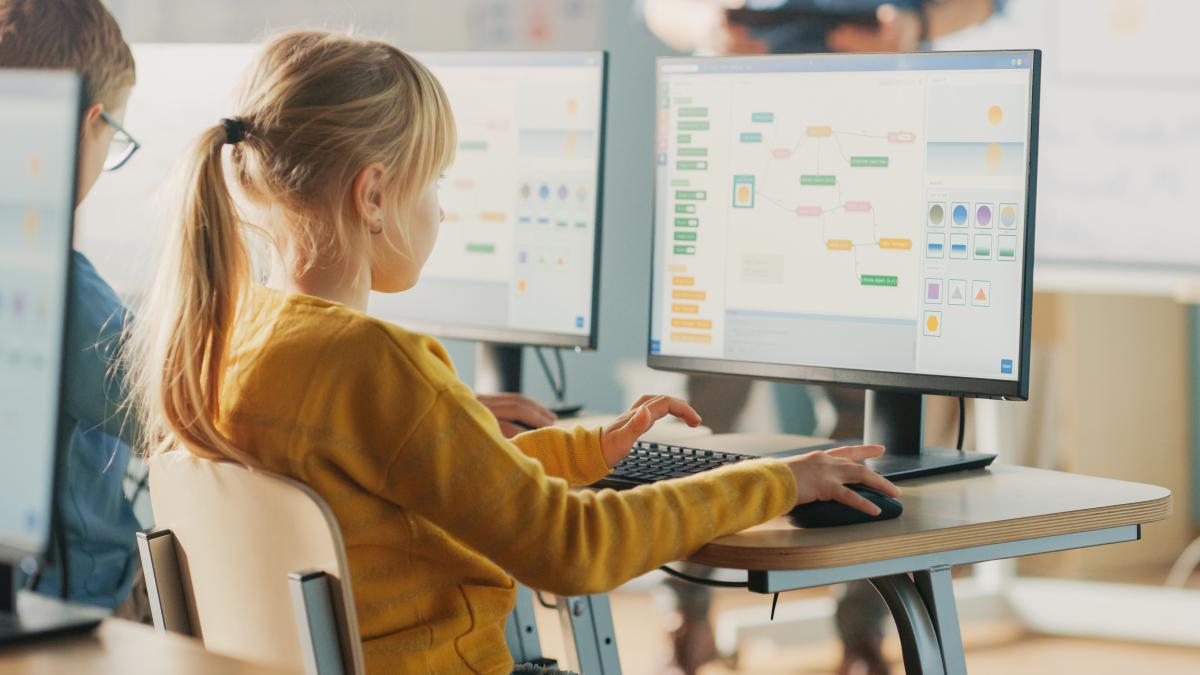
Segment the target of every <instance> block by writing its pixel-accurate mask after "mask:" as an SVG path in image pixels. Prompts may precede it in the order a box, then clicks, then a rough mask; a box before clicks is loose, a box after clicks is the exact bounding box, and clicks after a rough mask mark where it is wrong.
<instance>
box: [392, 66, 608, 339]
mask: <svg viewBox="0 0 1200 675" xmlns="http://www.w3.org/2000/svg"><path fill="white" fill-rule="evenodd" d="M413 57H414V58H416V59H417V60H418V61H421V62H422V63H425V62H426V59H428V60H429V61H431V62H432V61H436V60H444V61H460V62H462V63H473V62H481V63H482V62H486V63H488V64H492V65H496V64H531V63H539V62H541V61H545V62H551V61H559V60H562V59H565V58H574V57H578V58H579V59H585V58H588V57H591V58H596V59H598V61H599V67H600V121H599V128H598V133H597V156H596V162H597V166H596V212H595V227H594V231H595V235H594V237H593V239H594V240H593V244H592V245H593V251H592V297H591V309H590V314H591V321H590V323H589V330H588V332H587V334H578V333H555V332H550V331H537V330H523V329H519V328H500V327H496V326H481V325H478V324H470V323H467V322H463V323H448V322H445V321H419V320H409V319H405V318H403V317H397V316H393V315H390V314H389V315H386V316H385V315H382V314H375V313H374V312H371V315H372V316H374V317H376V318H378V319H381V320H383V321H388V322H390V323H394V324H396V325H398V326H402V327H403V328H405V329H408V330H414V331H419V332H422V333H427V334H429V335H433V336H435V337H437V338H440V339H448V340H474V341H478V342H488V343H492V344H501V345H521V346H531V347H565V348H574V349H579V350H586V351H594V350H596V349H597V348H598V347H599V339H600V265H601V260H602V256H601V252H602V249H603V247H604V246H603V244H604V182H605V180H604V171H605V167H606V157H605V146H606V145H607V132H606V130H607V128H608V71H609V68H608V51H607V50H599V51H579V52H573V51H572V52H413ZM417 283H418V284H419V283H420V281H418V282H417Z"/></svg>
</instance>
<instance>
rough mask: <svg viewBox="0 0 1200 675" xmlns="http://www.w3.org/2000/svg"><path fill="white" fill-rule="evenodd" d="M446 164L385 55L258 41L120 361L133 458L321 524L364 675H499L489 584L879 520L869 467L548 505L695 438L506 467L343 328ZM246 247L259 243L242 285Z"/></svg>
mask: <svg viewBox="0 0 1200 675" xmlns="http://www.w3.org/2000/svg"><path fill="white" fill-rule="evenodd" d="M455 145H456V137H455V127H454V119H453V116H452V114H451V111H450V108H449V105H448V104H447V100H446V96H445V93H444V92H443V91H442V88H441V86H440V85H439V84H438V82H437V80H436V79H435V78H434V77H433V76H432V75H431V74H430V72H429V71H428V70H426V69H425V68H424V67H423V66H422V65H421V64H420V63H418V62H417V61H416V60H414V59H413V58H412V57H410V56H408V55H407V54H405V53H404V52H402V51H400V50H398V49H396V48H394V47H392V46H389V45H387V44H384V43H381V42H374V41H369V40H362V39H357V38H353V37H347V36H341V35H334V34H329V33H321V32H301V33H292V34H288V35H284V36H282V37H279V38H277V39H275V40H273V41H272V42H271V43H270V44H269V45H268V46H267V47H266V50H265V52H264V53H263V54H262V56H261V57H260V59H259V61H258V63H257V65H256V66H255V67H254V68H253V70H252V73H251V76H250V78H249V82H248V83H247V84H246V87H245V91H244V93H243V95H242V97H241V101H240V109H239V114H238V115H237V116H236V117H233V118H230V119H226V120H222V122H221V123H220V124H216V125H214V126H213V127H212V128H211V129H209V130H208V131H206V132H205V133H204V134H203V135H202V136H201V137H200V138H199V140H198V141H197V143H196V145H195V149H194V150H193V153H194V154H193V156H192V157H190V158H189V161H188V165H187V169H188V170H187V172H186V174H185V185H184V191H183V192H184V194H183V197H182V202H181V205H180V208H179V212H178V219H177V221H176V222H175V223H173V225H172V230H173V231H172V232H171V238H172V240H171V242H170V244H169V245H168V249H167V251H166V255H165V257H164V259H163V261H162V263H161V268H160V271H159V274H158V278H157V281H156V283H155V284H154V287H153V291H152V294H151V296H150V298H149V300H148V303H147V306H146V307H145V308H144V309H143V311H142V312H141V313H140V315H139V320H138V324H137V330H139V331H141V332H140V333H138V334H136V336H135V337H136V338H137V339H136V345H137V346H136V349H135V350H134V351H133V352H132V363H131V365H132V367H134V368H135V369H136V373H137V377H136V388H137V395H138V399H137V400H136V401H135V405H136V409H138V410H140V411H143V417H144V419H143V423H144V429H145V430H147V432H148V442H150V443H151V444H152V446H153V448H154V450H155V451H163V450H171V449H185V450H187V451H189V452H192V453H194V454H196V455H199V456H202V457H207V458H211V459H217V460H230V461H237V462H241V463H244V464H247V465H251V466H255V467H258V468H261V469H265V470H267V471H271V472H274V473H277V474H281V475H284V476H289V477H292V478H294V479H297V480H300V481H301V482H304V483H306V484H307V485H309V486H311V487H312V488H313V489H314V490H316V491H317V492H318V493H319V494H320V495H321V496H322V497H323V498H324V499H325V500H326V501H327V502H328V503H329V504H330V506H331V507H332V508H333V511H334V513H335V515H336V517H337V519H338V523H339V525H340V526H341V529H342V533H343V536H344V538H345V542H346V548H347V552H348V556H349V562H350V570H351V578H352V586H353V588H354V596H355V602H356V604H357V610H358V617H359V622H360V629H361V633H362V636H363V640H364V651H365V653H366V659H367V666H368V669H369V670H370V671H371V672H387V673H400V672H403V673H431V672H474V673H489V674H490V673H509V672H511V671H512V669H513V662H512V658H511V656H510V655H509V653H508V651H507V649H506V648H505V641H504V623H505V618H506V616H507V614H508V613H509V612H510V611H511V609H512V607H513V602H514V595H515V592H514V581H513V578H514V577H515V578H516V579H518V580H520V581H522V582H524V583H527V584H529V585H530V586H533V587H534V588H539V589H544V590H548V591H553V592H556V593H562V594H567V595H578V594H585V593H597V592H603V591H607V590H609V589H611V588H613V587H615V586H617V585H618V584H620V583H622V582H624V581H626V580H628V579H630V578H632V577H634V576H637V575H639V574H642V573H644V572H646V571H648V570H651V569H653V568H655V567H656V566H658V565H660V564H662V563H665V562H668V561H671V560H675V559H679V558H683V557H686V556H687V555H688V554H690V553H691V552H693V551H695V550H696V549H698V548H699V547H700V546H702V545H703V544H704V543H705V542H707V541H709V540H711V539H712V538H714V537H717V536H720V535H723V534H726V533H730V532H734V531H737V530H740V529H742V528H745V527H748V526H750V525H754V524H756V523H759V522H762V521H764V520H766V519H768V518H772V517H774V516H777V515H779V514H782V513H784V512H785V511H787V510H788V509H790V508H791V507H793V506H794V505H796V504H797V503H804V502H809V501H813V500H815V499H839V500H842V501H845V502H847V503H851V504H852V505H855V506H857V507H859V508H862V509H863V510H865V511H868V512H874V507H873V506H872V505H870V504H864V503H863V502H860V501H858V499H861V498H858V496H857V495H856V494H854V493H853V492H851V491H850V490H848V489H847V488H845V484H846V483H866V484H868V485H873V486H875V487H877V488H878V489H880V490H883V491H885V492H888V493H889V494H896V492H897V491H896V490H895V488H894V487H893V486H891V484H890V483H887V482H886V481H885V480H884V479H882V478H880V477H879V476H877V475H875V474H873V473H871V472H870V471H868V470H867V469H865V468H864V467H862V466H861V465H859V464H856V463H855V462H854V461H853V460H857V459H862V458H865V457H870V456H875V455H877V454H879V453H880V452H882V449H881V448H878V447H859V448H843V449H839V450H836V451H830V452H828V453H813V454H811V455H807V456H804V457H798V458H791V459H787V460H783V461H780V460H773V459H763V460H755V461H748V462H744V463H741V464H738V465H735V466H730V467H726V468H723V469H718V470H715V471H711V472H707V473H706V474H704V475H701V476H696V477H693V478H685V479H680V480H674V481H666V482H662V483H658V484H655V485H650V486H645V487H641V488H638V489H635V490H630V491H627V492H623V493H618V492H614V491H611V490H604V491H599V492H574V491H571V490H569V489H568V488H569V486H570V485H586V484H589V483H592V482H594V481H596V480H598V479H599V478H600V477H602V476H604V475H605V474H606V473H608V471H609V469H610V467H612V466H613V465H615V464H616V463H617V462H618V461H620V460H621V458H623V457H624V456H625V454H626V453H627V452H628V450H629V448H630V446H631V445H632V443H633V442H634V441H635V440H636V439H637V437H638V436H639V435H640V434H642V433H644V432H645V431H646V430H648V429H649V428H650V426H651V425H652V424H653V423H654V421H655V420H657V419H659V418H662V417H664V416H666V415H668V414H670V415H675V416H678V417H680V418H681V419H683V420H684V421H685V422H687V423H689V424H692V425H696V424H699V422H700V419H699V417H698V416H697V415H696V413H695V411H693V410H692V409H691V408H690V407H689V406H688V405H687V404H685V403H683V402H682V401H679V400H676V399H673V398H669V397H665V396H646V397H643V398H642V399H641V400H639V401H638V403H637V404H636V405H634V406H633V407H632V408H630V410H629V411H627V412H626V413H625V414H623V415H622V416H621V417H620V418H618V419H617V420H616V421H615V422H614V423H613V424H611V425H609V426H606V427H604V428H596V429H584V428H576V429H575V430H573V431H563V430H559V429H554V428H547V429H540V430H537V431H531V432H528V433H525V434H521V435H519V436H517V437H516V438H514V439H513V440H512V441H511V442H510V441H509V440H507V439H505V438H504V437H503V435H502V434H501V433H500V428H499V426H498V424H497V422H496V419H495V418H494V417H493V416H492V415H490V414H489V413H488V411H487V410H486V409H485V408H484V407H483V406H482V405H480V404H479V403H478V402H477V401H476V400H475V397H474V395H473V394H472V392H471V391H470V390H469V389H468V388H467V387H466V386H465V385H464V384H463V383H462V382H460V381H459V380H458V378H457V377H456V376H455V373H454V368H453V366H452V365H451V363H450V360H449V358H448V357H447V355H446V352H445V351H444V350H443V348H442V346H441V345H440V344H438V343H437V342H436V341H435V340H433V339H432V338H430V337H427V336H424V335H419V334H416V333H412V332H409V331H406V330H403V329H401V328H398V327H396V326H393V325H390V324H388V323H384V322H382V321H379V320H376V319H374V318H372V317H370V316H368V315H367V314H365V313H364V310H365V309H366V304H367V297H368V292H369V291H371V290H375V291H381V292H389V293H391V292H401V291H404V290H406V289H408V288H411V287H412V286H413V285H414V284H416V283H417V280H418V278H419V275H420V271H421V267H422V265H423V264H424V263H425V260H426V258H427V257H428V255H429V252H430V250H431V248H432V246H433V243H434V241H435V239H436V236H437V230H438V223H439V222H440V219H441V212H440V208H439V207H438V200H437V180H438V178H439V176H440V174H441V172H442V171H443V170H444V169H445V168H446V167H447V166H448V165H449V164H450V162H451V161H452V159H453V155H454V148H455ZM232 193H236V194H237V195H239V199H238V200H237V203H243V202H244V204H245V205H246V206H247V208H246V210H245V213H243V212H242V211H240V210H239V209H238V208H237V207H236V206H235V200H234V198H233V197H232V196H231V194H232ZM247 229H253V230H254V231H256V232H258V233H260V234H261V235H262V236H263V238H264V239H265V240H266V241H267V242H268V243H269V248H270V251H271V258H272V265H271V268H272V269H271V274H270V278H269V281H268V282H267V283H266V284H265V285H260V284H258V283H256V280H255V277H254V274H253V271H252V266H251V256H250V254H249V252H248V247H247V241H246V239H245V237H244V233H243V231H244V230H247Z"/></svg>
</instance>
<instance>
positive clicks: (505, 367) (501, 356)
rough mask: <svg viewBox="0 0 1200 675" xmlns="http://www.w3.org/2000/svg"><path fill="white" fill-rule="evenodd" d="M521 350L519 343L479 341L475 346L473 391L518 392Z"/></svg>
mask: <svg viewBox="0 0 1200 675" xmlns="http://www.w3.org/2000/svg"><path fill="white" fill-rule="evenodd" d="M522 352H523V348H522V346H521V345H502V344H495V343H491V342H480V343H479V344H478V346H477V347H476V348H475V391H477V392H479V393H483V394H493V393H499V392H517V393H519V392H520V391H521V367H522V362H521V358H522Z"/></svg>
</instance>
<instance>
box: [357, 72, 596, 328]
mask: <svg viewBox="0 0 1200 675" xmlns="http://www.w3.org/2000/svg"><path fill="white" fill-rule="evenodd" d="M416 56H417V57H418V58H419V59H421V61H422V62H424V63H425V64H426V65H427V66H428V67H429V68H430V69H431V70H432V71H433V72H434V74H435V75H436V76H437V78H438V80H439V81H440V82H441V83H442V86H443V87H444V88H445V90H446V93H447V95H448V96H449V98H450V104H451V106H452V108H453V110H454V117H455V121H456V122H457V124H458V150H457V156H456V158H455V161H454V164H453V165H452V166H451V167H450V168H449V169H448V170H447V172H446V175H445V177H444V178H443V179H442V183H441V194H440V198H441V203H442V208H443V209H444V210H445V216H446V217H445V221H444V222H443V223H442V225H441V232H440V234H439V236H438V241H437V244H436V246H435V248H434V251H433V254H432V255H431V256H430V259H429V262H428V264H426V266H425V269H424V272H423V273H422V276H421V280H420V282H419V283H418V284H417V286H416V287H415V288H413V289H412V290H410V291H406V292H404V293H396V294H388V295H385V294H378V293H377V294H373V295H372V297H371V303H370V311H371V313H372V314H373V315H375V316H378V317H380V318H384V319H387V320H390V321H394V322H396V323H399V324H401V325H404V326H406V327H411V328H415V329H417V330H422V331H424V332H428V333H432V334H434V335H437V336H439V337H446V338H464V339H475V340H483V341H487V342H497V343H508V344H532V345H546V346H562V347H582V348H594V347H595V346H596V334H597V325H596V324H597V322H596V312H597V306H598V289H599V269H600V268H599V258H600V225H601V219H600V204H601V175H602V171H603V158H604V97H605V65H606V57H605V54H604V53H602V52H585V53H552V52H541V53H424V54H417V55H416Z"/></svg>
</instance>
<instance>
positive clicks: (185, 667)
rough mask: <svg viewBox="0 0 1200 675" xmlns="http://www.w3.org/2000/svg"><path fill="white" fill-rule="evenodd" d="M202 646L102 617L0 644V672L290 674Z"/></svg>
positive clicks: (35, 674) (12, 674)
mask: <svg viewBox="0 0 1200 675" xmlns="http://www.w3.org/2000/svg"><path fill="white" fill-rule="evenodd" d="M289 672H291V671H287V670H279V669H277V668H272V667H270V666H263V665H259V664H251V663H246V662H243V661H238V660H236V659H232V658H229V657H226V656H220V655H218V654H213V653H211V652H207V651H205V650H204V647H203V646H201V644H200V642H199V641H198V640H194V639H192V638H188V637H184V636H182V635H170V634H167V635H160V634H158V633H156V632H154V629H153V628H150V627H149V626H143V625H141V624H136V623H132V622H129V621H122V620H120V619H105V620H104V622H103V623H101V624H100V628H99V629H97V631H96V632H95V633H88V634H83V635H76V636H70V637H64V638H50V639H44V640H39V641H35V642H30V643H27V644H21V645H10V646H7V647H0V673H4V675H51V674H53V675H59V674H60V673H87V674H88V675H118V674H119V675H140V674H142V673H145V674H146V675H150V674H153V675H161V674H162V673H171V674H172V675H193V674H194V675H249V674H250V673H254V674H255V675H260V674H266V675H270V674H272V673H289Z"/></svg>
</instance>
